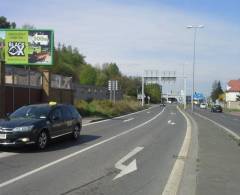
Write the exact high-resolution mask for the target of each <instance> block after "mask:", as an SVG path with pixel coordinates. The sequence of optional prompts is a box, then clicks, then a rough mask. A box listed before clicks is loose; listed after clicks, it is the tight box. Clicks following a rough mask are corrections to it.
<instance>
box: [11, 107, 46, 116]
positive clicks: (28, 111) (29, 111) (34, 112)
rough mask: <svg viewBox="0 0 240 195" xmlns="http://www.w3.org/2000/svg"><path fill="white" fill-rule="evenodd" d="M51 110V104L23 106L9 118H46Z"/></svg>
mask: <svg viewBox="0 0 240 195" xmlns="http://www.w3.org/2000/svg"><path fill="white" fill-rule="evenodd" d="M49 111H50V108H49V106H41V107H40V106H23V107H21V108H19V109H17V110H16V111H15V112H13V113H12V114H11V115H10V116H9V118H10V119H16V118H37V119H40V118H46V117H47V115H48V113H49Z"/></svg>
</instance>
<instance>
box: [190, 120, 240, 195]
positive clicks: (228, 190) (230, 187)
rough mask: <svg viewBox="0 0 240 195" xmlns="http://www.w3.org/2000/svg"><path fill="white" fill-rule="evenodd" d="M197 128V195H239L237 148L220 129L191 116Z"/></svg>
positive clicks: (239, 180) (239, 174) (239, 158)
mask: <svg viewBox="0 0 240 195" xmlns="http://www.w3.org/2000/svg"><path fill="white" fill-rule="evenodd" d="M191 116H193V118H194V119H195V121H196V122H197V124H198V143H199V150H198V159H197V167H196V171H197V184H196V185H197V186H196V194H197V195H208V194H210V195H228V194H231V195H239V194H240V168H239V166H240V148H239V146H238V145H237V143H236V142H235V141H234V140H233V139H232V138H230V137H229V136H228V135H227V134H226V133H225V132H224V131H223V130H222V129H221V128H219V127H217V126H216V125H213V124H212V123H211V122H209V121H207V120H204V119H202V118H199V117H198V116H196V115H191Z"/></svg>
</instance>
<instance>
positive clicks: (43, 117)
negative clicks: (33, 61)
mask: <svg viewBox="0 0 240 195" xmlns="http://www.w3.org/2000/svg"><path fill="white" fill-rule="evenodd" d="M81 128H82V117H81V116H80V114H79V113H78V111H77V110H76V109H75V108H74V107H73V106H72V105H66V104H56V103H55V102H50V103H49V104H35V105H28V106H23V107H21V108H19V109H17V110H16V111H15V112H13V113H12V114H11V115H9V116H8V118H7V119H5V120H2V121H0V145H6V146H8V145H22V144H36V146H37V147H38V148H39V149H41V150H43V149H45V148H46V147H47V145H48V143H49V140H50V139H54V138H57V137H60V136H63V135H67V134H72V137H73V139H75V140H77V139H78V138H79V137H80V131H81Z"/></svg>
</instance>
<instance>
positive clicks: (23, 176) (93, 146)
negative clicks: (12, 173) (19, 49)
mask: <svg viewBox="0 0 240 195" xmlns="http://www.w3.org/2000/svg"><path fill="white" fill-rule="evenodd" d="M164 110H165V108H163V109H162V110H161V112H159V113H158V114H157V115H155V116H154V117H152V118H151V119H149V120H147V121H145V122H144V123H141V124H139V125H137V126H135V127H133V128H131V129H128V130H125V131H123V132H122V133H119V134H117V135H114V136H112V137H110V138H107V139H105V140H102V141H100V142H98V143H95V144H93V145H90V146H88V147H86V148H83V149H81V150H78V151H76V152H73V153H71V154H68V155H66V156H63V157H61V158H59V159H57V160H55V161H52V162H50V163H47V164H45V165H42V166H40V167H38V168H36V169H33V170H31V171H28V172H25V173H23V174H21V175H19V176H16V177H14V178H12V179H9V180H7V181H4V182H2V183H0V189H1V188H3V187H5V186H8V185H9V184H12V183H15V182H16V181H19V180H21V179H24V178H26V177H28V176H30V175H33V174H35V173H38V172H40V171H42V170H45V169H47V168H48V167H51V166H53V165H55V164H58V163H60V162H62V161H65V160H67V159H70V158H73V157H74V156H77V155H79V154H81V153H83V152H85V151H88V150H90V149H92V148H95V147H97V146H99V145H102V144H104V143H108V142H110V141H112V140H114V139H116V138H118V137H121V136H123V135H125V134H128V133H130V132H133V131H134V130H136V129H138V128H140V127H142V126H145V125H146V124H148V123H150V122H152V121H153V120H155V119H156V118H157V117H159V116H160V115H161V114H162V113H163V112H164Z"/></svg>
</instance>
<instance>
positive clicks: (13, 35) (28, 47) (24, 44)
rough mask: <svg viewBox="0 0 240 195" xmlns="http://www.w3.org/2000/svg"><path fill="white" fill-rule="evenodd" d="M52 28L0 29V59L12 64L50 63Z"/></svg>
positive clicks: (51, 55) (51, 58) (51, 62)
mask: <svg viewBox="0 0 240 195" xmlns="http://www.w3.org/2000/svg"><path fill="white" fill-rule="evenodd" d="M53 44H54V43H53V31H52V30H16V29H0V59H3V60H5V63H6V64H9V65H11V64H13V65H52V64H53V47H54V46H53Z"/></svg>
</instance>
